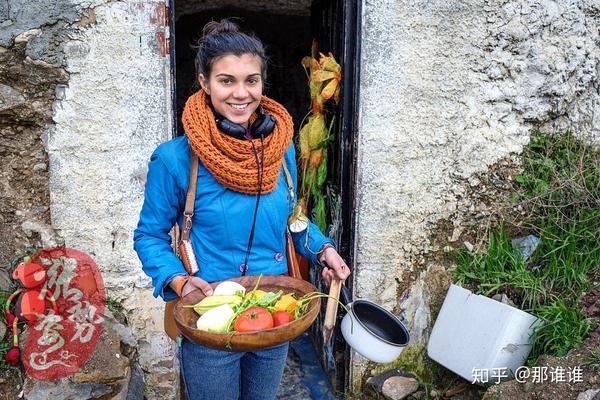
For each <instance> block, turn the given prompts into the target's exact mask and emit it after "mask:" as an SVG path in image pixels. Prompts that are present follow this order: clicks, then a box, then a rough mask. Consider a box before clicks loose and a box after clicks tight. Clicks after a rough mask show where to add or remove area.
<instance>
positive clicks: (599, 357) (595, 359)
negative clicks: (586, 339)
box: [582, 347, 600, 369]
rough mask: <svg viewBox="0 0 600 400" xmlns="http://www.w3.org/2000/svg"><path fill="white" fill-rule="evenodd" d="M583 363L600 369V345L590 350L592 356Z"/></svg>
mask: <svg viewBox="0 0 600 400" xmlns="http://www.w3.org/2000/svg"><path fill="white" fill-rule="evenodd" d="M582 365H584V366H587V367H592V368H593V369H600V347H598V348H597V349H595V350H590V356H589V357H588V358H586V359H585V360H584V361H583V363H582Z"/></svg>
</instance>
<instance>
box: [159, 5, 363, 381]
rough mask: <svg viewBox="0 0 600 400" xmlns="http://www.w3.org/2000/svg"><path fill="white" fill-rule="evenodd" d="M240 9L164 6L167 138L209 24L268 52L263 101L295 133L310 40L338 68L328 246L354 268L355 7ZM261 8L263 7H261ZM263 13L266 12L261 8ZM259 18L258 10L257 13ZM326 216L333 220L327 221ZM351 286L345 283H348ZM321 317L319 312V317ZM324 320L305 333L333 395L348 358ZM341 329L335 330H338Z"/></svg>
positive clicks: (192, 86)
mask: <svg viewBox="0 0 600 400" xmlns="http://www.w3.org/2000/svg"><path fill="white" fill-rule="evenodd" d="M250 3H252V1H251V0H248V1H245V2H244V6H245V8H235V7H225V6H224V7H221V8H215V6H214V5H210V4H207V2H200V1H197V0H169V5H170V32H171V44H174V46H173V45H172V46H171V68H172V82H173V94H172V95H173V114H174V115H173V121H174V123H173V136H179V135H182V134H183V133H184V132H183V128H182V126H181V114H182V112H183V106H184V104H185V101H186V100H187V98H188V97H189V96H190V95H191V94H192V93H194V92H195V91H196V90H198V84H197V82H196V79H195V67H194V57H195V51H194V48H193V47H194V45H195V44H196V43H197V41H198V39H199V38H200V35H201V30H202V27H203V26H204V24H205V23H207V22H208V21H210V20H213V19H215V20H218V19H221V18H226V17H240V18H242V20H241V21H239V23H240V25H241V27H242V28H243V29H244V30H248V31H251V32H254V33H255V34H256V35H257V36H258V37H259V38H260V39H261V40H262V41H263V43H264V44H265V45H266V48H267V49H266V50H267V55H268V57H269V59H270V62H269V69H268V85H267V88H266V92H265V94H266V95H267V96H269V97H272V98H273V99H275V100H276V101H278V102H280V103H281V104H283V105H284V106H285V107H286V108H287V110H288V111H289V112H290V114H291V115H292V118H293V120H294V127H295V131H296V133H297V132H298V129H299V127H300V123H301V122H302V120H303V118H304V116H305V115H306V114H307V112H308V111H309V109H310V99H309V95H308V85H307V77H306V73H305V71H304V69H303V67H302V66H301V64H300V61H301V59H302V57H304V56H307V55H310V48H311V43H312V40H313V38H316V39H317V41H318V43H319V51H321V52H323V53H327V52H332V53H333V54H334V56H335V57H336V59H337V60H338V62H340V64H341V65H342V75H343V86H342V98H341V102H340V104H339V106H338V107H337V112H336V124H335V126H334V130H335V132H336V138H335V140H334V142H333V143H332V147H331V149H330V158H329V163H330V167H329V168H328V169H329V171H331V176H330V177H328V181H329V182H330V187H331V188H332V190H333V191H334V192H335V193H336V194H337V195H339V199H340V205H339V213H340V215H339V220H340V223H339V229H337V230H336V231H335V235H334V239H335V240H336V241H337V243H338V245H339V246H338V247H339V251H340V254H341V255H342V257H344V259H345V260H346V261H347V262H348V264H349V265H353V264H354V245H353V243H354V229H353V227H354V225H355V224H354V221H355V213H354V210H355V207H354V206H355V178H354V177H355V148H356V138H357V126H358V112H357V111H358V79H359V66H360V48H359V44H360V4H357V3H360V2H356V1H354V0H312V2H310V1H308V0H288V1H284V2H267V3H265V2H264V1H256V3H257V4H256V6H255V7H250V6H251V4H250ZM265 4H266V5H265ZM265 7H271V8H269V9H265ZM259 9H260V10H261V11H256V10H259ZM330 216H331V214H330ZM348 285H349V286H351V282H348ZM323 313H324V310H323V312H322V313H321V317H322V316H323ZM322 325H323V321H322V320H321V319H318V320H317V321H316V323H315V324H313V328H312V330H311V332H310V333H311V339H312V341H313V343H314V345H315V349H316V351H317V354H318V355H319V357H320V358H321V363H322V365H323V367H324V369H325V371H326V373H327V374H328V376H329V379H330V381H331V383H332V384H333V387H334V389H335V390H336V391H337V392H342V393H343V392H344V391H345V388H347V387H349V383H350V382H349V374H348V367H349V357H347V356H348V349H347V348H346V345H345V342H344V341H343V339H341V335H340V334H339V329H338V330H337V332H336V333H335V335H334V337H335V340H333V341H332V342H331V343H330V344H329V345H328V346H324V344H323V343H322V339H321V338H322V335H321V331H322ZM338 326H339V324H338Z"/></svg>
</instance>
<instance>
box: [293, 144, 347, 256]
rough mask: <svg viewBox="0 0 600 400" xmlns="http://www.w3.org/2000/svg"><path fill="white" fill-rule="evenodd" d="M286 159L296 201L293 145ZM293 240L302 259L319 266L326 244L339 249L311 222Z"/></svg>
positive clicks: (294, 235)
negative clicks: (320, 255)
mask: <svg viewBox="0 0 600 400" xmlns="http://www.w3.org/2000/svg"><path fill="white" fill-rule="evenodd" d="M285 159H286V162H287V165H288V169H289V170H290V174H291V175H292V179H293V182H294V194H295V199H298V190H297V186H298V183H297V182H298V178H297V176H298V173H297V168H296V150H295V148H294V145H293V143H292V145H291V146H290V148H289V149H288V151H287V152H286V154H285ZM292 239H293V241H294V248H295V250H296V252H298V253H299V254H300V255H301V256H302V257H304V258H306V259H307V260H309V261H310V262H311V263H313V264H318V260H317V255H318V254H319V253H320V252H321V250H322V249H323V246H325V245H326V244H331V245H332V246H334V247H335V248H336V249H337V245H336V243H335V241H333V240H332V239H330V238H328V237H327V236H325V235H324V234H323V232H321V230H320V229H319V227H318V226H317V225H315V224H313V223H312V222H310V221H309V223H308V229H306V230H304V231H303V232H298V233H293V232H292Z"/></svg>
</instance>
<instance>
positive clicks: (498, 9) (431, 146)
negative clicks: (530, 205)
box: [352, 0, 600, 386]
mask: <svg viewBox="0 0 600 400" xmlns="http://www.w3.org/2000/svg"><path fill="white" fill-rule="evenodd" d="M599 28H600V5H598V3H597V2H589V1H583V0H582V1H576V0H570V1H545V0H534V1H530V0H513V1H485V0H468V1H462V2H448V1H438V0H435V1H429V0H428V1H425V0H412V1H397V0H373V1H368V2H363V28H362V29H363V31H362V35H363V36H362V55H361V84H360V91H361V94H360V110H359V112H360V114H359V116H360V123H359V124H360V127H359V146H358V147H359V165H358V171H359V179H358V201H359V210H358V226H357V243H356V246H357V248H356V251H357V257H356V260H357V265H356V276H355V292H356V295H358V296H359V297H367V298H371V299H373V300H376V301H378V302H380V303H382V304H383V305H384V306H387V307H388V308H390V309H394V310H396V311H400V309H402V310H404V313H405V314H406V316H407V318H408V320H409V322H410V330H411V335H412V341H411V342H412V343H411V344H412V345H415V346H418V345H419V344H421V345H422V344H424V343H425V342H426V340H427V337H428V331H429V329H430V327H431V326H430V325H431V323H432V317H431V312H432V311H435V310H433V309H432V307H431V305H430V303H431V302H432V299H433V298H436V299H439V297H440V296H443V293H445V290H446V289H447V285H448V279H437V278H436V276H439V275H440V273H441V272H443V270H444V268H443V266H442V265H441V264H440V263H439V262H435V261H431V259H429V258H427V257H426V256H427V254H429V253H431V252H432V251H434V250H437V249H436V248H435V245H434V244H433V243H432V241H431V237H432V234H433V228H434V227H435V226H436V224H437V222H438V221H440V220H442V219H445V220H449V221H450V222H451V230H450V232H451V231H452V227H454V229H456V230H457V231H458V230H460V227H461V223H462V221H463V219H464V218H465V217H466V215H468V214H469V213H472V212H473V211H474V210H476V209H477V210H479V209H481V210H484V209H485V207H486V204H476V203H475V200H474V197H473V196H471V195H470V193H473V192H477V191H478V190H479V189H480V188H479V187H478V184H479V183H478V181H477V179H475V175H476V174H477V173H485V171H487V170H488V168H489V166H490V165H492V164H494V163H496V162H497V161H499V160H501V159H504V158H506V157H508V158H510V157H511V156H514V155H515V154H518V153H519V151H520V150H521V148H522V146H523V145H524V144H525V143H527V141H528V135H529V131H530V130H531V129H534V128H543V129H549V130H556V129H567V128H572V129H573V130H575V131H576V132H577V134H578V135H581V136H587V137H592V136H595V140H600V129H599V128H600V126H599V123H600V119H599V118H598V115H596V114H598V113H599V112H600V93H599V83H600V78H599V76H598V75H599V72H600V71H599V69H600V36H599ZM430 282H433V283H435V282H437V283H438V286H436V285H435V284H430ZM381 288H384V289H383V290H381ZM438 307H439V305H438ZM352 364H353V368H352V371H353V381H354V382H355V384H356V385H357V386H358V385H359V384H360V382H361V377H362V374H363V372H364V370H365V368H366V366H367V364H366V362H365V360H364V359H362V358H361V357H359V356H355V357H354V358H353V361H352Z"/></svg>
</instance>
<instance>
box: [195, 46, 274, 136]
mask: <svg viewBox="0 0 600 400" xmlns="http://www.w3.org/2000/svg"><path fill="white" fill-rule="evenodd" d="M261 66H262V64H261V59H260V57H258V56H256V55H253V54H242V55H241V56H236V55H233V54H229V55H226V56H223V57H220V58H218V59H217V60H215V62H214V63H213V66H212V70H211V73H210V77H209V78H208V79H206V78H205V77H204V76H203V75H200V76H199V80H200V84H201V85H202V89H203V90H204V91H205V92H206V93H207V94H208V95H209V96H210V101H211V103H212V106H213V107H214V109H215V111H216V112H217V113H219V114H221V115H222V116H223V117H225V118H227V119H228V120H230V121H231V122H233V123H235V124H238V125H241V126H243V127H244V128H247V127H248V121H249V120H250V116H251V115H252V113H253V112H254V111H255V110H256V108H257V107H258V106H259V104H260V100H261V98H262V91H263V81H262V73H261Z"/></svg>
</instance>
